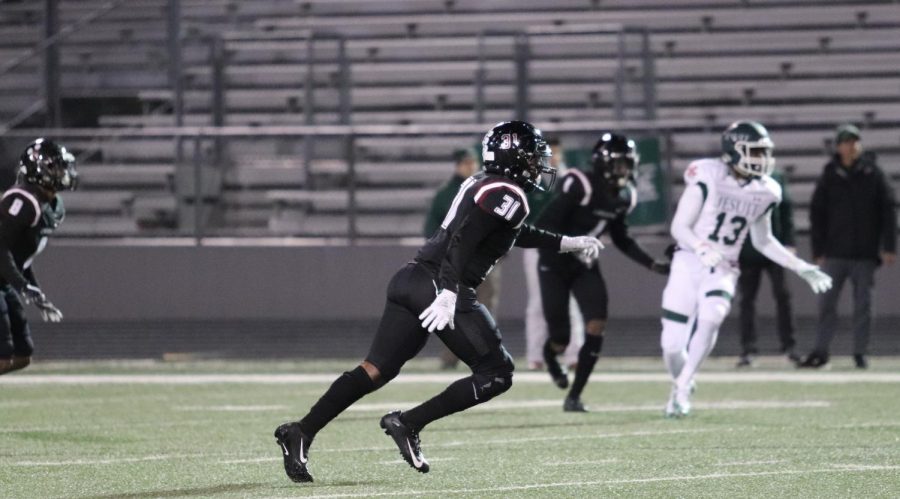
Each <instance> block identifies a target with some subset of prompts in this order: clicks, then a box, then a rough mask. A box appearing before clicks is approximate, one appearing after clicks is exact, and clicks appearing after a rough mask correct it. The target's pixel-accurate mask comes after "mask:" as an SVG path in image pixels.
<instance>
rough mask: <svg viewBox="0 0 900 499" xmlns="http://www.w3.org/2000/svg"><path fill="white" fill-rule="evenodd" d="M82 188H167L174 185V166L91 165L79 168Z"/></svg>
mask: <svg viewBox="0 0 900 499" xmlns="http://www.w3.org/2000/svg"><path fill="white" fill-rule="evenodd" d="M78 174H79V183H80V185H81V187H82V188H92V187H115V186H122V187H126V186H127V187H131V188H134V189H146V188H167V187H169V186H170V185H171V184H172V181H173V176H174V175H175V167H174V166H173V165H172V164H168V163H167V164H91V163H90V162H89V163H87V164H84V165H80V166H79V167H78Z"/></svg>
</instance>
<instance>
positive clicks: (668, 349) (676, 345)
mask: <svg viewBox="0 0 900 499" xmlns="http://www.w3.org/2000/svg"><path fill="white" fill-rule="evenodd" d="M679 326H680V327H678V328H675V327H674V326H670V327H669V328H664V329H663V333H662V335H661V336H660V338H659V346H660V347H661V348H662V351H663V353H666V354H668V353H675V352H680V351H682V350H684V349H685V348H686V347H687V340H688V338H687V334H685V331H684V329H685V328H686V326H682V325H679Z"/></svg>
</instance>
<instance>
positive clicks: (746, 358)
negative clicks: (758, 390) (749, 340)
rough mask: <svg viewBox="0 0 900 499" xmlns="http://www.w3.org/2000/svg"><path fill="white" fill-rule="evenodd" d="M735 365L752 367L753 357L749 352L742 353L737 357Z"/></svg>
mask: <svg viewBox="0 0 900 499" xmlns="http://www.w3.org/2000/svg"><path fill="white" fill-rule="evenodd" d="M735 367H753V357H751V356H750V354H749V353H745V354H742V355H741V356H740V357H738V361H737V364H735Z"/></svg>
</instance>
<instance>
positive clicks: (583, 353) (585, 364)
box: [569, 334, 603, 399]
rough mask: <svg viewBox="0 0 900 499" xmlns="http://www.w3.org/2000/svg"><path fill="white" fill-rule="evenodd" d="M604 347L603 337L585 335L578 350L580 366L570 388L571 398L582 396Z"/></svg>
mask: <svg viewBox="0 0 900 499" xmlns="http://www.w3.org/2000/svg"><path fill="white" fill-rule="evenodd" d="M602 348H603V337H602V336H595V335H592V334H586V335H584V345H581V350H579V351H578V368H577V369H575V381H573V382H572V389H571V390H569V398H573V399H577V398H581V391H582V390H584V385H586V384H587V381H588V378H589V377H590V376H591V372H593V371H594V364H596V363H597V359H598V358H599V357H600V350H601V349H602Z"/></svg>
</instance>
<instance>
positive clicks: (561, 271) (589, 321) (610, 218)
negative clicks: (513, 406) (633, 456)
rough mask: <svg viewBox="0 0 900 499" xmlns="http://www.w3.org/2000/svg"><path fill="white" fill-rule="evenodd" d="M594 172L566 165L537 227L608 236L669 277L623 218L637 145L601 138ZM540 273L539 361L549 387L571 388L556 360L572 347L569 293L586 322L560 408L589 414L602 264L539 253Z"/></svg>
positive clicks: (632, 193)
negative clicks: (543, 330)
mask: <svg viewBox="0 0 900 499" xmlns="http://www.w3.org/2000/svg"><path fill="white" fill-rule="evenodd" d="M591 159H592V163H593V171H592V172H582V171H580V170H577V169H575V168H570V169H569V171H568V172H567V173H566V175H565V176H564V177H563V178H562V182H561V183H560V187H559V190H558V191H557V194H556V196H555V197H554V198H553V200H552V201H550V203H549V204H548V205H547V207H546V208H545V209H544V211H543V212H542V213H541V216H540V217H539V218H538V220H537V222H536V223H535V225H536V226H537V227H538V228H541V229H544V230H548V231H552V232H555V233H558V234H564V235H567V236H581V235H589V236H592V237H600V235H602V234H604V233H605V232H609V234H610V235H611V236H612V240H613V243H615V245H616V247H617V248H619V250H621V251H622V252H623V253H625V254H626V255H628V257H629V258H631V259H632V260H634V261H635V262H637V263H638V264H640V265H642V266H644V267H647V268H648V269H651V270H653V271H655V272H658V273H661V274H668V272H669V264H668V263H666V262H662V261H656V260H654V259H653V257H651V256H650V255H648V254H647V252H646V251H644V249H643V248H641V246H640V245H639V244H638V243H637V242H636V241H635V240H634V239H633V238H632V237H631V236H630V235H629V234H628V223H627V222H626V221H625V217H626V216H627V215H628V213H630V212H631V210H632V209H634V206H635V205H636V204H637V190H636V189H635V186H634V183H633V180H634V169H635V165H636V164H637V163H638V157H637V151H636V150H635V146H634V141H632V140H628V139H627V138H625V137H624V136H622V135H619V134H615V133H604V134H602V136H601V137H600V140H599V141H598V142H597V144H596V145H595V146H594V150H593V155H592V158H591ZM539 252H540V258H539V260H538V276H539V279H540V284H541V299H542V300H543V302H544V317H545V319H546V320H547V327H548V331H549V338H548V340H547V342H546V343H545V344H544V362H545V365H546V366H547V370H548V371H549V373H550V376H551V377H552V378H553V382H554V383H556V385H557V386H559V387H560V388H562V389H565V388H567V387H568V386H569V379H568V376H567V374H566V373H565V372H564V371H563V370H562V367H561V366H560V364H559V361H558V360H557V356H558V355H559V354H560V353H561V352H563V351H564V350H565V349H566V346H567V345H568V344H569V331H570V330H571V328H570V325H569V294H570V293H571V294H573V295H574V296H575V299H576V300H577V301H578V306H579V307H580V308H581V313H582V315H583V316H584V321H585V327H584V332H585V338H584V345H582V347H581V350H579V352H578V367H577V368H576V369H575V379H574V381H573V382H572V387H571V389H570V390H569V394H568V396H567V397H566V399H565V401H564V403H563V410H565V411H567V412H586V409H585V407H584V404H583V403H582V402H581V392H582V390H584V386H585V384H587V380H588V377H590V375H591V371H593V370H594V364H596V362H597V357H598V356H599V355H600V350H601V348H602V346H603V331H604V329H605V328H606V318H607V303H608V301H609V298H608V296H607V293H606V283H605V282H604V280H603V274H602V273H601V272H600V266H599V263H598V262H597V261H595V260H593V259H584V258H580V256H581V255H578V254H574V255H571V254H560V253H559V252H558V251H547V250H545V249H541V250H539Z"/></svg>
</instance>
